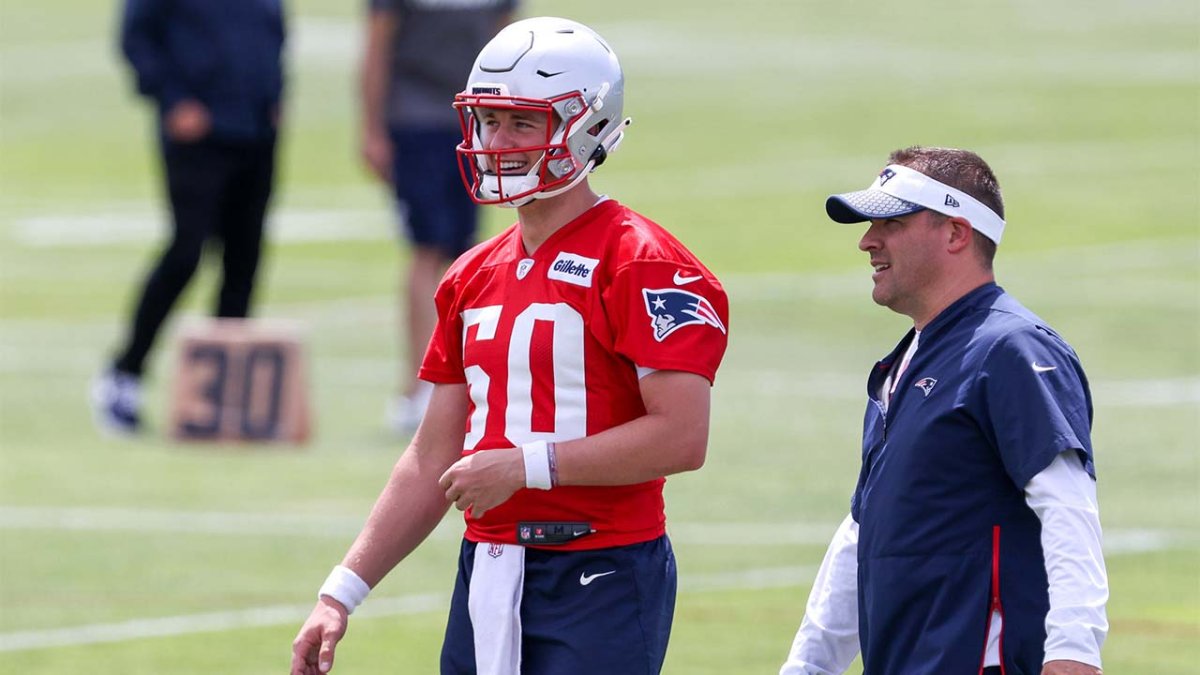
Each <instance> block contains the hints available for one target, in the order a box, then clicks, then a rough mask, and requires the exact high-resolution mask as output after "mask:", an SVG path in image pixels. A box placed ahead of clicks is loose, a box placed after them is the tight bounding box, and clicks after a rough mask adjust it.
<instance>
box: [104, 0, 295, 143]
mask: <svg viewBox="0 0 1200 675" xmlns="http://www.w3.org/2000/svg"><path fill="white" fill-rule="evenodd" d="M284 34H285V30H284V15H283V0H128V1H127V2H126V4H125V13H124V16H123V17H122V21H121V50H122V52H124V54H125V56H126V58H127V59H128V60H129V63H130V65H131V66H132V67H133V70H134V72H135V73H136V76H137V88H138V91H139V92H141V93H142V94H144V95H145V96H148V97H150V98H153V99H155V100H156V101H157V102H158V106H159V118H160V120H161V119H162V116H163V115H165V113H166V112H167V111H168V110H170V109H171V107H172V106H174V105H175V104H176V103H178V102H179V101H181V100H183V99H188V98H191V99H195V100H198V101H200V102H201V103H203V104H204V105H205V106H206V107H207V108H208V110H209V114H210V115H211V117H212V131H211V134H210V137H211V138H213V139H215V140H229V141H251V140H261V139H265V138H269V137H271V136H273V135H274V133H275V121H276V116H277V114H278V110H279V102H280V99H281V97H282V95H283V77H284V76H283V41H284Z"/></svg>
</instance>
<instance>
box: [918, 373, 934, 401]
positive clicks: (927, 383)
mask: <svg viewBox="0 0 1200 675" xmlns="http://www.w3.org/2000/svg"><path fill="white" fill-rule="evenodd" d="M935 384H937V380H935V379H933V378H932V377H922V378H921V379H919V380H917V382H916V384H914V385H913V386H914V387H916V388H918V389H920V390H921V391H923V392H925V396H926V397H928V396H929V392H931V391H933V385H935Z"/></svg>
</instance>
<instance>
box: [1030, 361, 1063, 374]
mask: <svg viewBox="0 0 1200 675" xmlns="http://www.w3.org/2000/svg"><path fill="white" fill-rule="evenodd" d="M1057 368H1058V366H1043V365H1039V364H1038V362H1037V361H1034V362H1033V372H1035V373H1045V372H1048V371H1051V370H1056V369H1057Z"/></svg>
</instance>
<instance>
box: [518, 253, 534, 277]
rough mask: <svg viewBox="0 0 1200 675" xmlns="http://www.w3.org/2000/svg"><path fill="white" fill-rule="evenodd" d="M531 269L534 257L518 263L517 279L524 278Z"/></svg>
mask: <svg viewBox="0 0 1200 675" xmlns="http://www.w3.org/2000/svg"><path fill="white" fill-rule="evenodd" d="M531 269H533V258H525V259H524V260H522V261H521V262H519V263H517V280H518V281H519V280H521V279H524V278H525V275H526V274H529V270H531Z"/></svg>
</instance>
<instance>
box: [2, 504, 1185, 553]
mask: <svg viewBox="0 0 1200 675" xmlns="http://www.w3.org/2000/svg"><path fill="white" fill-rule="evenodd" d="M365 517H366V513H365V512H364V513H363V514H362V515H361V516H321V515H300V514H282V513H243V512H234V511H173V510H153V509H133V508H113V507H61V508H60V507H38V506H0V530H60V531H86V532H136V533H143V534H158V533H166V534H213V535H222V536H253V537H264V536H276V537H334V538H350V537H353V536H354V535H355V534H357V533H358V530H359V528H360V527H362V522H363V518H365ZM667 529H668V531H669V532H670V535H671V539H672V541H674V542H675V543H676V544H679V545H696V546H823V545H825V544H826V543H828V541H829V537H831V536H832V535H833V531H834V530H835V529H837V523H835V522H832V521H830V522H827V523H826V522H811V521H803V520H796V521H789V522H779V523H764V522H719V523H714V522H707V523H705V522H686V521H684V522H671V523H669V524H668V528H667ZM432 536H433V537H434V538H436V539H441V540H456V539H458V538H460V537H461V536H462V522H461V520H459V518H458V517H456V516H451V517H448V518H446V519H445V520H443V521H442V522H441V524H439V525H438V527H437V529H435V530H434V532H433V535H432ZM1104 542H1105V544H1104V549H1105V552H1107V553H1109V554H1122V553H1141V552H1144V551H1153V550H1165V549H1169V548H1179V547H1189V545H1188V543H1187V542H1188V539H1187V538H1186V537H1185V536H1183V533H1181V532H1179V531H1174V530H1165V529H1144V528H1125V529H1114V530H1109V531H1108V532H1106V533H1105V535H1104Z"/></svg>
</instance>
